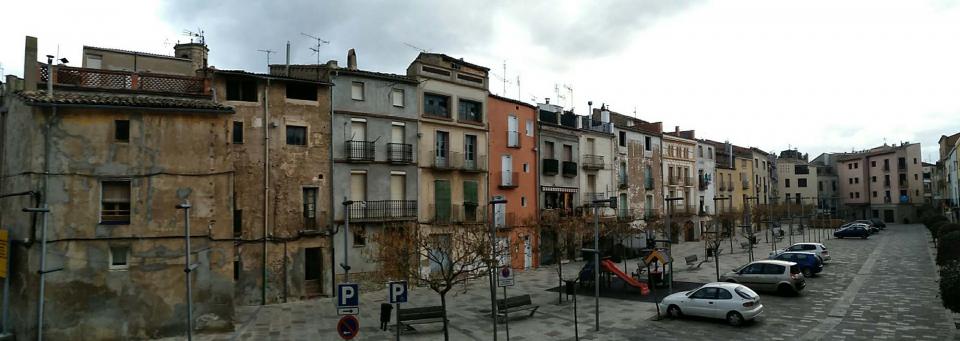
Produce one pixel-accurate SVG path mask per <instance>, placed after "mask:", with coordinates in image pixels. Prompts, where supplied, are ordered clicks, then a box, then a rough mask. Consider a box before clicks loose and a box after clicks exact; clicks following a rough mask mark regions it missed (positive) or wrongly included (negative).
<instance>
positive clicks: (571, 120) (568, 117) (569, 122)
mask: <svg viewBox="0 0 960 341" xmlns="http://www.w3.org/2000/svg"><path fill="white" fill-rule="evenodd" d="M560 125H561V126H564V127H567V128H577V115H576V114H573V113H563V114H560Z"/></svg>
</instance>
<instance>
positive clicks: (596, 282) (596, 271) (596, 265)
mask: <svg viewBox="0 0 960 341" xmlns="http://www.w3.org/2000/svg"><path fill="white" fill-rule="evenodd" d="M593 300H594V308H595V309H594V310H595V313H594V315H595V316H594V319H595V326H594V327H593V330H595V331H600V205H598V204H597V202H596V201H594V203H593Z"/></svg>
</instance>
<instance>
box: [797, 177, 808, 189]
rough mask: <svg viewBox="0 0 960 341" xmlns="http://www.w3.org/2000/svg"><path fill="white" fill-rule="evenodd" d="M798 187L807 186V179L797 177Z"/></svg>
mask: <svg viewBox="0 0 960 341" xmlns="http://www.w3.org/2000/svg"><path fill="white" fill-rule="evenodd" d="M797 187H807V179H797Z"/></svg>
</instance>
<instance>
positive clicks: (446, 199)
mask: <svg viewBox="0 0 960 341" xmlns="http://www.w3.org/2000/svg"><path fill="white" fill-rule="evenodd" d="M433 188H434V201H435V204H436V207H437V212H436V214H437V217H436V218H437V219H438V220H441V221H446V220H449V219H450V182H449V181H447V180H435V181H434V185H433Z"/></svg>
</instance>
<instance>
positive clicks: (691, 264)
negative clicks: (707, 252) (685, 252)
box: [683, 255, 706, 269]
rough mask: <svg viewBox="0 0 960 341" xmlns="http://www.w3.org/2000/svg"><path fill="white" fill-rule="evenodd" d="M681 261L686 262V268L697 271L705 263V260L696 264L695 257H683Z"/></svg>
mask: <svg viewBox="0 0 960 341" xmlns="http://www.w3.org/2000/svg"><path fill="white" fill-rule="evenodd" d="M683 260H684V261H685V262H687V266H688V267H690V268H697V269H699V268H700V266H701V265H703V263H704V262H706V260H702V261H700V262H699V263H697V255H689V256H686V257H683Z"/></svg>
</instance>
